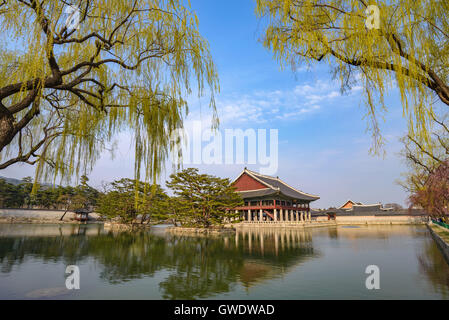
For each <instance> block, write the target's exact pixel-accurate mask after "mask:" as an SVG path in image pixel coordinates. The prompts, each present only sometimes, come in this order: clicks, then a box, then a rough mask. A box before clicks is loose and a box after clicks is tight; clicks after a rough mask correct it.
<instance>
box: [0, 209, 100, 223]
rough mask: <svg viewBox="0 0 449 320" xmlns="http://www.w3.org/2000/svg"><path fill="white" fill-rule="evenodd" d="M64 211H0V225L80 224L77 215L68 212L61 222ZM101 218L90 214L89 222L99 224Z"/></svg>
mask: <svg viewBox="0 0 449 320" xmlns="http://www.w3.org/2000/svg"><path fill="white" fill-rule="evenodd" d="M63 214H64V211H63V210H39V209H0V223H42V224H49V223H50V224H54V223H78V221H76V220H75V213H74V212H71V211H68V212H67V213H66V215H65V216H64V219H63V220H62V221H60V219H61V217H62V215H63ZM98 219H100V216H99V215H98V214H96V213H90V214H89V222H90V223H96V222H99V221H98Z"/></svg>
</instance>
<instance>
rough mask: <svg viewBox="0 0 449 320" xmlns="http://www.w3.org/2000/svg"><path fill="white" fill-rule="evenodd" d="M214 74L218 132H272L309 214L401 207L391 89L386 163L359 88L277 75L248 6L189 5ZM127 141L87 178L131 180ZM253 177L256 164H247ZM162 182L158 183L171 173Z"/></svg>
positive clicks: (197, 108)
mask: <svg viewBox="0 0 449 320" xmlns="http://www.w3.org/2000/svg"><path fill="white" fill-rule="evenodd" d="M191 4H192V9H193V10H194V11H195V12H196V13H197V15H198V18H199V21H200V32H201V34H202V35H203V36H204V37H205V38H206V39H208V41H209V43H210V49H211V52H212V55H213V58H214V62H215V64H216V66H217V68H218V73H219V77H220V87H221V92H220V94H219V95H218V96H217V107H218V110H219V115H220V120H221V126H220V130H222V131H223V130H224V129H226V128H241V129H247V128H254V129H278V132H279V168H278V172H277V174H276V175H278V176H279V177H280V178H282V179H284V180H285V181H286V182H287V183H289V184H291V185H292V186H294V187H297V188H298V189H301V190H303V191H305V192H308V193H312V194H317V195H319V196H320V197H321V199H320V200H318V201H316V202H315V203H313V205H312V207H321V208H327V207H330V206H337V205H340V204H342V203H343V202H345V201H346V200H347V199H349V198H350V199H352V200H355V201H360V202H364V203H377V202H382V203H389V202H397V203H401V204H404V202H405V199H406V197H407V194H405V193H404V191H403V190H402V188H401V187H400V186H399V185H398V184H397V183H396V180H397V179H400V177H401V173H404V172H406V171H407V168H406V167H405V165H404V163H403V160H402V158H401V157H400V155H399V152H400V151H401V148H402V147H401V144H400V143H399V141H398V140H399V138H400V137H401V136H403V135H404V134H405V132H406V122H405V120H404V119H403V118H402V107H401V102H400V99H399V97H398V96H397V94H396V93H395V92H393V93H392V95H391V96H390V97H387V99H386V101H387V106H388V107H389V109H390V110H389V112H388V113H387V114H386V116H385V122H384V123H382V129H383V135H384V137H385V138H386V139H387V144H386V147H385V151H386V155H385V157H378V156H373V155H370V154H369V149H370V147H371V146H372V140H371V137H370V134H369V133H367V132H366V127H367V126H366V120H364V119H363V117H364V114H365V109H364V105H363V98H362V96H361V90H360V87H358V86H356V87H354V88H353V90H352V91H351V92H350V93H348V94H346V95H343V96H342V95H341V94H340V91H339V84H338V83H337V82H335V81H333V80H332V77H331V75H330V73H329V70H328V67H327V66H326V65H325V64H321V65H315V66H314V67H313V68H312V69H310V70H308V69H307V68H306V67H304V66H299V69H298V70H297V71H296V72H293V71H292V69H291V68H289V67H286V68H285V70H281V68H280V66H279V64H278V62H277V61H275V60H274V59H273V57H272V54H271V53H270V52H268V51H267V50H266V49H265V48H264V47H263V46H262V44H261V43H260V41H258V39H259V37H260V36H261V33H262V32H263V30H262V26H261V23H260V22H259V21H258V19H257V18H256V16H255V14H254V8H255V1H253V0H228V1H210V0H191ZM189 101H190V104H191V105H190V107H191V115H189V116H188V118H187V119H186V120H187V126H188V123H189V122H190V121H193V120H202V121H203V123H205V124H207V123H208V121H209V116H210V114H209V112H208V108H207V104H206V103H204V102H203V103H200V101H198V100H197V99H195V98H190V99H189ZM133 163H134V162H133V152H132V148H130V143H129V137H128V136H127V135H121V136H120V137H119V138H118V150H117V152H116V155H115V157H114V159H111V157H110V155H109V154H104V155H103V156H102V157H101V159H100V160H99V161H98V163H97V165H96V166H95V167H94V170H93V172H92V173H91V175H90V178H91V182H92V184H93V185H94V186H99V185H100V184H101V182H102V181H111V180H113V179H116V178H119V177H133ZM198 167H199V168H200V169H201V170H202V171H204V172H207V173H211V174H215V175H219V176H222V177H229V178H234V177H236V176H237V175H238V174H239V172H240V171H241V170H242V169H243V167H244V165H199V166H198ZM248 167H249V168H251V169H254V170H258V166H257V165H256V166H248ZM170 168H171V166H170V164H167V171H166V172H165V173H164V174H163V175H162V177H161V182H163V181H165V180H166V178H167V177H168V175H169V174H170V173H171V169H170ZM32 172H33V169H32V168H30V167H29V166H20V165H16V166H13V167H10V168H8V169H7V170H4V171H2V172H1V173H0V175H4V176H8V177H16V178H21V177H23V176H26V175H32Z"/></svg>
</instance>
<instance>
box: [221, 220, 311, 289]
mask: <svg viewBox="0 0 449 320" xmlns="http://www.w3.org/2000/svg"><path fill="white" fill-rule="evenodd" d="M232 240H233V241H232ZM225 247H228V248H230V249H231V248H232V249H234V248H236V249H238V250H239V251H240V252H241V255H242V256H243V259H244V263H243V265H242V267H241V269H240V272H239V277H240V281H241V282H242V284H243V285H244V286H245V287H247V288H248V287H250V286H252V285H253V284H255V283H258V282H261V281H263V280H267V279H272V278H276V277H282V276H283V275H284V274H286V273H287V272H289V271H290V270H291V269H292V268H293V267H296V266H298V265H300V264H301V263H303V262H305V261H307V260H308V259H310V258H312V257H317V256H318V254H317V252H316V251H315V250H314V248H313V243H312V233H311V232H310V231H307V230H304V229H297V228H289V229H279V228H262V229H260V228H244V229H238V230H237V232H236V234H235V237H234V238H231V237H230V238H227V239H225Z"/></svg>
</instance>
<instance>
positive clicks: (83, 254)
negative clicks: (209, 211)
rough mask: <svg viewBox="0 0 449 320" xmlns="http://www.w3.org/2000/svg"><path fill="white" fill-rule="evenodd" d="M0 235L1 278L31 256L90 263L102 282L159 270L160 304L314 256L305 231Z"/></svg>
mask: <svg viewBox="0 0 449 320" xmlns="http://www.w3.org/2000/svg"><path fill="white" fill-rule="evenodd" d="M0 235H1V237H0V265H1V272H2V273H10V272H12V271H14V269H15V268H16V267H17V268H18V267H19V266H20V265H21V264H24V263H27V262H28V261H29V260H34V261H35V260H36V259H37V260H39V261H41V262H42V263H48V262H52V263H61V264H64V265H69V264H75V265H82V264H84V263H89V264H92V265H93V266H94V267H95V268H98V269H99V270H96V272H97V273H98V275H99V277H100V278H101V279H102V280H103V281H106V282H107V283H109V284H119V283H125V282H127V281H131V280H133V279H140V278H144V277H153V276H154V275H155V273H156V272H158V271H165V272H167V274H168V275H167V276H166V277H165V278H164V279H163V280H162V281H161V282H160V283H159V290H160V292H161V294H162V297H163V298H165V299H198V298H208V297H213V296H214V295H217V294H219V293H226V292H230V291H231V290H233V289H234V288H235V286H243V287H245V288H249V287H251V286H252V285H254V284H256V283H260V282H263V281H265V280H268V279H274V278H277V277H282V276H283V275H285V274H286V273H288V272H289V270H291V268H293V267H295V266H298V265H299V264H301V263H303V262H305V261H307V260H309V259H312V258H315V257H318V256H319V252H317V250H315V249H314V247H313V242H312V234H311V232H310V231H307V230H301V229H286V230H279V229H273V230H271V229H262V230H258V229H243V230H239V231H238V232H237V233H236V234H235V235H232V236H223V237H216V238H210V237H190V236H175V235H165V234H161V233H160V232H133V233H112V232H109V233H107V232H104V231H103V230H102V228H101V227H100V226H32V225H28V226H24V225H6V226H5V225H4V226H0ZM92 259H93V261H94V263H92Z"/></svg>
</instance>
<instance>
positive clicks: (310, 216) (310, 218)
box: [308, 211, 312, 221]
mask: <svg viewBox="0 0 449 320" xmlns="http://www.w3.org/2000/svg"><path fill="white" fill-rule="evenodd" d="M308 214H309V221H312V214H311V213H310V211H309V213H308Z"/></svg>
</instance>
